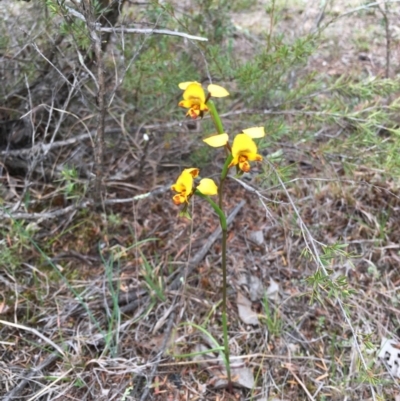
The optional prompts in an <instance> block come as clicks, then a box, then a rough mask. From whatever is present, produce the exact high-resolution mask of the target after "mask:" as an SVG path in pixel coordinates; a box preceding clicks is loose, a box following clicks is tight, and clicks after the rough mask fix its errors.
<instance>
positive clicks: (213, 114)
mask: <svg viewBox="0 0 400 401" xmlns="http://www.w3.org/2000/svg"><path fill="white" fill-rule="evenodd" d="M207 106H208V109H209V111H210V114H211V118H212V120H213V122H214V125H215V128H216V130H217V132H218V134H223V133H224V132H225V131H224V127H223V125H222V122H221V118H220V117H219V114H218V111H217V109H216V107H215V104H214V102H213V101H212V100H211V99H209V100H208V101H207ZM227 151H228V152H227V153H228V156H227V158H226V160H225V163H224V167H223V168H222V172H221V180H220V183H219V188H218V192H219V193H218V205H217V204H216V203H215V202H214V201H213V200H212V199H210V198H209V197H208V196H204V195H203V194H201V193H200V192H199V191H196V194H197V195H200V196H201V197H203V198H204V199H206V200H207V201H208V202H209V203H210V205H211V206H212V208H213V209H214V211H215V213H217V215H218V217H219V221H220V224H221V228H222V332H223V336H224V354H225V368H226V374H227V376H228V389H231V388H232V380H231V365H230V359H229V341H228V318H227V268H226V242H227V233H228V230H227V225H226V217H225V213H224V212H223V209H222V196H223V189H224V182H225V178H226V176H227V175H228V170H229V167H228V166H229V164H230V163H231V161H232V154H231V153H230V152H229V149H228V148H227Z"/></svg>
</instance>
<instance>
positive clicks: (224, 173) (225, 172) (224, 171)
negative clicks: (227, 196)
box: [218, 153, 233, 210]
mask: <svg viewBox="0 0 400 401" xmlns="http://www.w3.org/2000/svg"><path fill="white" fill-rule="evenodd" d="M232 158H233V157H232V154H231V153H229V155H228V157H227V158H226V160H225V163H224V167H222V172H221V181H220V183H219V188H218V206H219V208H220V209H221V210H222V194H223V192H224V183H225V178H226V176H227V175H228V171H229V168H228V166H229V164H230V163H231V161H232Z"/></svg>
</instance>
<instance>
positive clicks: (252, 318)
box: [236, 291, 260, 325]
mask: <svg viewBox="0 0 400 401" xmlns="http://www.w3.org/2000/svg"><path fill="white" fill-rule="evenodd" d="M236 302H237V306H238V312H239V317H240V319H241V320H242V322H243V323H245V324H252V325H259V324H260V322H259V320H258V316H257V313H256V312H254V311H253V310H252V309H251V306H252V303H251V301H250V300H249V299H247V298H246V297H245V296H244V295H243V294H242V293H240V292H239V291H238V293H237V296H236Z"/></svg>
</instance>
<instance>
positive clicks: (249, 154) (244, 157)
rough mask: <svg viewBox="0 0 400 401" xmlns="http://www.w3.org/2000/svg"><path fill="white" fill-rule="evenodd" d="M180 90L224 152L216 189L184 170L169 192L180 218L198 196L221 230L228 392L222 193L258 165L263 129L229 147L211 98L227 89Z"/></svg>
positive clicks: (210, 141) (210, 140) (187, 85)
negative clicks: (230, 180)
mask: <svg viewBox="0 0 400 401" xmlns="http://www.w3.org/2000/svg"><path fill="white" fill-rule="evenodd" d="M179 87H180V88H181V89H182V90H183V91H184V92H183V100H182V101H181V102H180V103H179V106H180V107H183V108H186V109H188V112H187V114H186V115H187V116H189V117H191V118H192V119H196V118H198V117H200V118H202V117H203V116H204V114H205V113H207V112H209V113H210V115H211V119H212V121H213V124H214V127H215V129H216V131H217V133H216V134H214V135H212V136H210V137H207V138H204V139H203V142H205V143H206V144H207V145H209V146H211V147H214V148H219V147H223V148H224V151H225V156H226V159H225V163H224V166H223V168H222V171H221V173H220V174H221V175H220V180H219V185H217V184H216V183H215V182H214V181H213V180H212V179H210V178H202V179H201V180H200V182H199V183H198V184H196V183H195V181H194V179H195V178H197V177H198V175H199V174H200V169H198V168H195V167H192V168H186V169H184V170H183V172H182V173H181V175H180V176H179V177H178V179H177V181H176V183H175V184H174V185H173V186H172V187H171V189H172V190H173V191H175V192H177V194H176V195H175V196H174V197H173V201H174V203H175V204H176V205H183V208H182V210H181V212H180V215H181V216H184V217H187V218H190V215H189V212H188V205H189V200H190V198H191V197H192V196H193V195H197V196H200V197H201V198H203V199H205V200H206V201H207V202H208V203H209V204H210V206H211V207H212V208H213V209H214V211H215V213H216V214H217V216H218V218H219V223H220V226H221V229H222V276H223V277H222V282H223V284H222V331H223V338H224V345H223V351H224V362H225V367H226V371H227V380H228V389H230V390H232V385H233V383H232V378H231V369H230V359H229V340H228V322H227V310H226V308H227V266H226V255H227V223H226V216H225V213H224V211H223V204H222V200H223V193H224V182H225V179H226V177H227V175H228V171H229V169H230V168H232V167H235V168H236V174H237V176H238V177H240V176H242V175H243V173H245V172H249V171H250V161H261V160H262V156H261V155H259V154H258V153H257V145H256V143H255V141H254V139H256V138H262V137H264V135H265V131H264V127H251V128H247V129H243V130H242V132H241V133H239V134H237V135H236V136H235V137H234V139H233V142H232V145H231V144H230V139H229V135H228V134H227V133H225V130H224V127H223V125H222V121H221V119H220V116H219V114H218V112H217V109H216V107H215V105H214V102H213V101H212V100H211V97H217V98H218V97H225V96H228V95H229V93H228V91H227V90H226V89H224V88H223V87H221V86H219V85H214V84H210V85H208V88H207V89H208V95H207V96H206V94H205V92H204V89H203V87H202V86H201V84H199V83H198V82H183V83H181V84H179ZM214 195H218V197H219V199H218V204H217V203H215V202H214V201H213V200H212V199H211V198H210V196H214Z"/></svg>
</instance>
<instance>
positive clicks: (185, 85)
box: [178, 81, 200, 91]
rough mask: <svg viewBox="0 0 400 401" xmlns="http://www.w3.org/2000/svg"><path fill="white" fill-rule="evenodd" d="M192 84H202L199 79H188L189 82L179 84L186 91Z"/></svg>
mask: <svg viewBox="0 0 400 401" xmlns="http://www.w3.org/2000/svg"><path fill="white" fill-rule="evenodd" d="M190 84H198V85H200V84H199V83H198V82H197V81H188V82H181V83H180V84H179V85H178V86H179V88H180V89H182V90H183V91H184V90H185V89H186V88H187V87H188V86H189V85H190Z"/></svg>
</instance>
